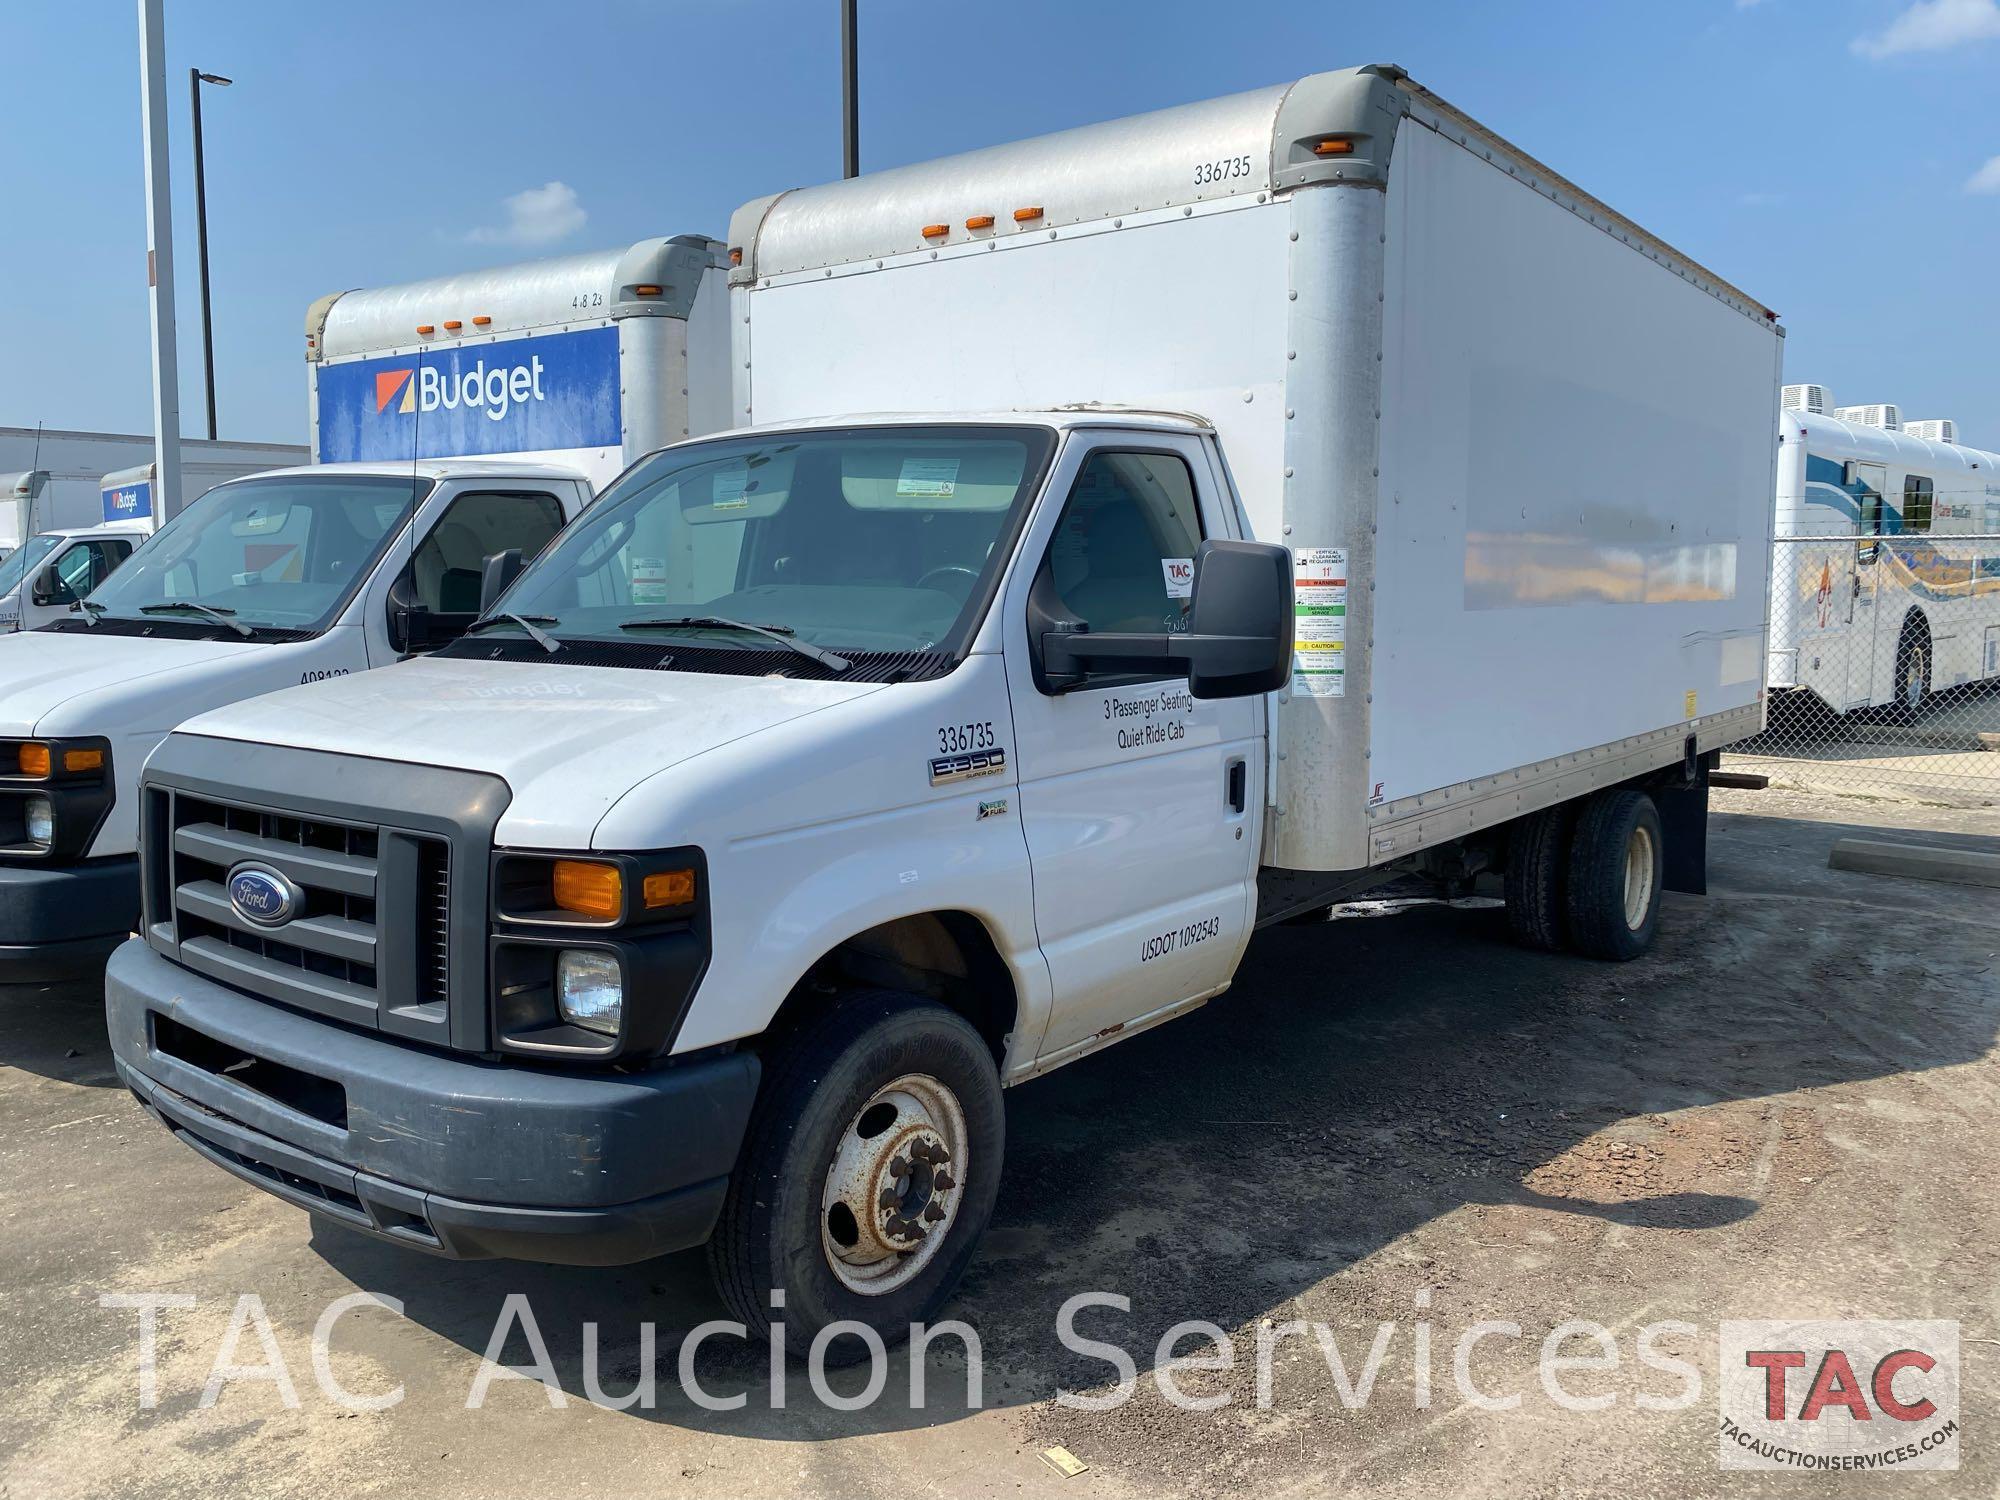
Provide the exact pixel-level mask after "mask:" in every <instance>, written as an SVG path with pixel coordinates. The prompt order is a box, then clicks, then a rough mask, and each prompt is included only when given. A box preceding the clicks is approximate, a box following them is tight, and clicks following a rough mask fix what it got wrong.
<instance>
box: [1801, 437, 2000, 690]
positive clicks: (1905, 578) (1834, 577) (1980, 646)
mask: <svg viewBox="0 0 2000 1500" xmlns="http://www.w3.org/2000/svg"><path fill="white" fill-rule="evenodd" d="M1841 410H1843V411H1861V412H1865V413H1870V414H1879V413H1883V412H1886V411H1894V410H1895V408H1893V407H1881V406H1876V407H1866V408H1841ZM1917 425H1921V426H1923V427H1924V428H1925V430H1927V431H1943V430H1944V429H1946V428H1949V429H1950V430H1951V431H1952V432H1953V433H1954V434H1955V433H1956V426H1955V424H1952V423H1950V422H1948V421H1939V422H1936V423H1932V422H1925V423H1923V424H1914V423H1902V424H1900V430H1897V429H1895V428H1890V427H1886V426H1883V425H1879V419H1878V421H1877V422H1860V421H1851V420H1846V419H1844V418H1842V417H1839V416H1831V415H1827V414H1825V413H1824V412H1821V411H1814V410H1811V409H1809V408H1806V407H1799V408H1788V409H1786V410H1784V411H1781V412H1780V413H1779V414H1778V477H1777V511H1776V523H1775V536H1774V539H1773V542H1772V547H1773V554H1774V555H1773V559H1772V566H1771V578H1772V601H1771V660H1770V672H1769V676H1770V685H1771V688H1772V690H1773V692H1784V691H1806V692H1811V693H1813V694H1815V695H1817V696H1818V697H1819V698H1820V699H1821V700H1822V701H1823V702H1824V703H1825V704H1826V705H1827V706H1828V707H1829V708H1831V709H1833V710H1834V712H1836V713H1848V712H1852V711H1856V710H1863V709H1871V708H1882V707H1886V706H1888V705H1890V704H1896V705H1899V706H1900V707H1901V709H1902V710H1903V711H1905V712H1914V711H1915V710H1917V709H1919V708H1921V707H1922V706H1923V704H1924V703H1925V701H1926V700H1927V699H1929V698H1930V696H1931V695H1932V694H1933V693H1935V692H1939V691H1942V690H1944V689H1946V688H1952V687H1957V686H1960V685H1962V684H1965V683H1973V682H1984V681H1988V680H1990V679H1992V678H1995V677H2000V623H1996V615H1995V612H1994V601H1995V599H1996V598H2000V454H1996V453H1989V452H1986V451H1984V450H1982V449H1979V448H1973V447H1967V446H1962V445H1960V444H1958V443H1954V442H1949V441H1940V440H1937V439H1934V438H1929V437H1920V436H1916V435H1914V434H1912V432H1911V431H1910V428H1911V427H1912V426H1917Z"/></svg>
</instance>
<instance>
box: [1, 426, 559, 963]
mask: <svg viewBox="0 0 2000 1500" xmlns="http://www.w3.org/2000/svg"><path fill="white" fill-rule="evenodd" d="M589 498H590V492H589V487H588V485H587V484H586V482H585V481H584V479H583V478H582V476H581V475H579V474H577V473H575V472H573V471H571V470H568V469H562V468H557V467H554V466H552V465H545V464H544V465H534V464H520V463H479V462H464V461H455V462H450V463H441V462H427V463H420V464H415V465H411V464H395V465H389V464H385V465H374V466H371V465H365V464H330V465H326V466H323V467H320V468H313V469H280V470H273V471H271V472H269V473H266V474H262V475H256V476H253V477H251V478H247V479H239V480H235V481H233V482H231V483H228V484H224V485H220V486H217V487H216V488H215V489H212V490H210V491H209V492H208V493H207V494H206V495H204V496H203V497H202V498H201V499H199V500H197V501H196V502H195V503H194V504H193V505H191V506H189V507H188V508H187V509H186V510H184V511H183V512H181V514H180V515H178V516H176V517H175V518H174V519H173V520H172V521H170V522H169V523H168V524H167V525H166V526H165V527H164V528H162V529H161V530H160V532H159V533H158V534H157V535H156V536H154V537H152V538H151V539H150V540H147V539H145V538H144V536H143V534H141V535H139V536H137V537H135V538H134V540H138V541H144V545H143V546H141V547H139V549H138V550H137V551H136V552H134V553H133V554H132V558H131V561H129V562H127V563H125V564H124V565H123V566H122V567H120V568H119V570H118V571H117V572H115V573H113V574H111V576H110V577H109V578H107V579H105V580H104V581H103V582H101V583H100V584H98V586H97V587H96V589H95V591H93V592H90V593H88V595H87V597H82V598H81V599H78V598H76V597H75V596H74V595H73V596H72V600H71V604H70V608H69V612H68V613H67V614H65V615H63V616H62V617H60V618H58V619H56V620H54V621H53V622H52V623H50V624H48V625H45V626H43V627H42V628H41V629H38V630H34V631H28V632H24V633H21V634H18V635H9V636H4V637H0V981H5V982H12V983H43V982H51V981H58V980H69V979H80V978H87V977H89V976H90V975H91V974H93V973H94V972H95V971H96V970H98V969H99V968H101V967H102V965H103V963H104V959H105V956H106V955H107V954H108V953H109V952H110V951H111V950H112V949H113V948H115V947H116V946H117V945H118V944H119V943H121V942H123V941H124V940H125V938H126V937H127V936H128V935H129V934H130V933H131V932H132V931H133V929H134V928H135V926H136V925H137V922H138V916H139V865H138V860H137V858H136V857H135V855H134V853H133V849H134V846H135V840H136V837H137V833H138V826H139V818H138V783H139V768H140V766H141V765H142V764H143V763H144V762H145V759H146V756H147V755H148V754H149V753H151V751H152V749H153V747H154V746H155V745H157V744H158V743H159V742H160V740H161V738H162V737H163V736H164V735H165V734H166V733H167V731H168V730H170V729H172V728H173V727H174V725H176V724H178V723H179V722H180V721H181V720H182V719H184V718H187V717H188V716H189V715H191V714H195V713H199V712H201V711H202V710H203V709H208V708H214V707H215V706H217V705H218V704H222V703H229V702H233V701H234V700H236V699H238V698H247V697H254V696H255V695H256V694H258V693H264V692H269V691H271V690H272V689H274V688H280V687H285V686H287V685H292V684H297V683H301V682H315V681H319V680H322V679H324V678H329V677H338V676H344V675H345V674H347V673H350V672H361V671H365V670H367V669H368V668H369V667H374V666H381V665H382V664H384V663H385V662H390V661H396V660H398V659H400V658H401V657H402V656H404V655H407V654H410V653H412V652H421V651H425V650H429V649H432V648H434V647H436V646H438V645H441V644H442V643H443V642H445V641H447V640H450V639H452V638H453V637H455V636H456V635H457V634H458V633H459V632H460V631H462V630H463V629H464V628H465V627H466V626H468V625H470V624H471V623H472V621H473V620H474V618H475V617H476V616H477V614H478V610H479V603H480V592H481V588H482V584H483V581H484V560H485V559H486V557H488V556H489V555H494V554H502V553H506V552H509V551H518V552H521V553H524V554H526V555H529V556H532V555H533V554H534V553H535V552H537V551H539V550H540V549H541V548H542V547H543V546H544V545H545V544H546V543H547V542H548V541H549V540H550V538H552V537H553V536H554V535H555V534H556V533H557V532H558V531H560V530H561V529H562V526H563V523H564V522H565V521H566V520H567V519H568V518H569V517H570V516H573V515H575V514H576V513H577V512H578V511H580V510H581V509H582V508H583V506H584V505H585V504H586V503H587V502H588V501H589ZM16 555H17V556H20V555H23V554H16Z"/></svg>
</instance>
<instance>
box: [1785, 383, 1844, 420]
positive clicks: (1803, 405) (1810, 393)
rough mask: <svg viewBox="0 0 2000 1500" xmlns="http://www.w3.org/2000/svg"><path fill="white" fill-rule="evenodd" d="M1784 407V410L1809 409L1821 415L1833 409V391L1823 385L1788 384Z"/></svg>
mask: <svg viewBox="0 0 2000 1500" xmlns="http://www.w3.org/2000/svg"><path fill="white" fill-rule="evenodd" d="M1784 407H1785V410H1786V411H1809V412H1812V413H1814V414H1815V415H1816V416H1822V417H1823V416H1825V415H1826V414H1827V413H1828V412H1830V411H1832V410H1833V392H1832V391H1829V390H1828V389H1827V388H1826V387H1825V386H1823V385H1788V386H1786V387H1785V400H1784Z"/></svg>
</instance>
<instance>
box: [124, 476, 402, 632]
mask: <svg viewBox="0 0 2000 1500" xmlns="http://www.w3.org/2000/svg"><path fill="white" fill-rule="evenodd" d="M430 490H431V481H430V480H428V479H416V478H396V477H393V476H390V475H379V476H378V475H361V476H354V475H345V474H340V475H332V474H330V475H312V476H286V477H283V478H271V479H240V480H237V481H236V482H235V483H233V484H225V485H222V486H220V487H218V488H216V489H213V490H210V491H209V492H208V493H207V494H206V495H204V496H202V497H201V499H199V500H197V501H196V502H195V503H194V504H193V505H190V506H189V507H188V508H187V509H186V510H184V511H182V512H181V513H180V514H179V515H177V516H175V517H174V518H173V520H171V521H169V522H168V523H167V524H166V525H165V526H163V527H161V528H160V531H159V534H158V535H156V536H154V537H153V538H152V539H151V540H150V541H148V542H147V543H146V544H145V545H144V546H142V547H141V548H140V549H139V550H138V551H137V552H134V553H133V554H132V557H131V560H130V561H129V562H127V563H126V564H125V565H124V566H123V567H122V568H120V569H119V570H118V571H117V572H115V573H113V574H112V575H111V576H110V577H109V578H107V579H106V580H105V581H104V582H103V583H101V584H99V585H98V587H97V590H96V592H95V593H93V594H92V595H91V596H90V602H91V603H92V604H93V605H100V606H102V609H101V612H100V611H93V612H94V613H99V614H100V618H103V619H128V618H129V619H158V618H161V617H163V616H167V615H171V614H174V613H176V612H184V613H185V614H186V615H187V616H188V617H189V618H191V619H195V618H200V617H201V614H202V611H201V610H199V609H196V608H194V607H193V606H195V605H205V606H206V607H207V608H208V609H210V610H216V611H222V612H225V613H227V614H228V615H229V616H230V617H232V618H233V619H235V620H236V621H237V623H239V624H241V625H244V626H246V627H248V628H250V629H253V630H254V629H258V628H260V627H261V628H265V629H272V630H304V631H318V630H324V629H325V628H326V627H327V626H328V625H330V624H331V623H332V622H333V619H334V617H335V616H336V615H338V614H339V613H340V610H341V607H342V606H343V605H344V604H346V602H347V600H348V598H349V596H350V595H351V594H352V593H353V591H354V590H355V588H356V587H358V586H359V584H360V583H361V580H363V579H364V578H366V577H367V576H368V575H369V573H370V572H372V571H373V570H374V567H375V562H376V559H377V558H379V557H380V556H381V555H382V552H383V550H384V549H385V548H386V547H387V546H388V545H389V543H390V541H391V539H392V538H393V537H394V536H395V535H396V533H397V532H398V531H399V530H401V528H402V526H403V523H404V522H405V521H406V520H407V519H408V518H409V516H410V514H411V512H412V511H413V510H414V509H415V508H416V507H417V506H418V505H420V504H422V503H423V498H424V496H425V495H427V494H429V493H430ZM177 606H186V608H185V610H184V611H177V609H176V607H177Z"/></svg>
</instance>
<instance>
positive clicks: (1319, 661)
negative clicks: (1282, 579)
mask: <svg viewBox="0 0 2000 1500" xmlns="http://www.w3.org/2000/svg"><path fill="white" fill-rule="evenodd" d="M1292 612H1293V614H1294V615H1295V616H1296V618H1295V619H1294V621H1293V625H1292V629H1293V637H1292V691H1293V692H1295V693H1297V694H1299V695H1300V696H1301V697H1305V698H1344V697H1345V696H1347V549H1346V548H1345V547H1296V548H1294V549H1293V550H1292Z"/></svg>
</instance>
